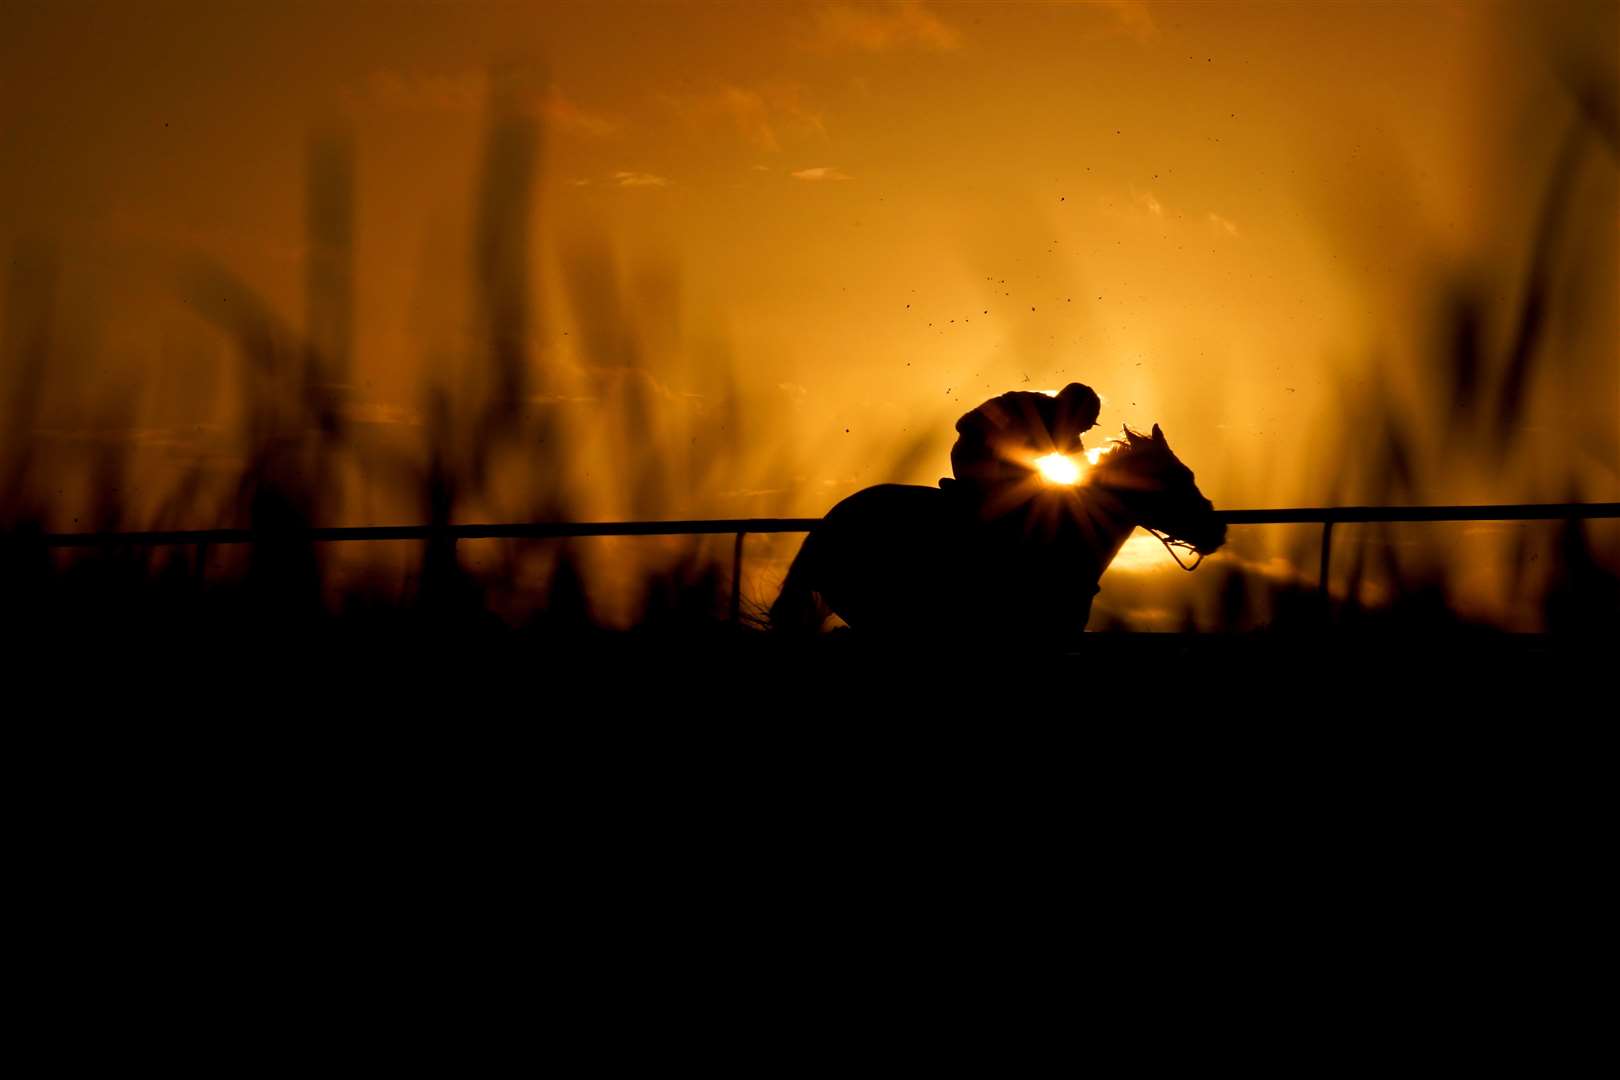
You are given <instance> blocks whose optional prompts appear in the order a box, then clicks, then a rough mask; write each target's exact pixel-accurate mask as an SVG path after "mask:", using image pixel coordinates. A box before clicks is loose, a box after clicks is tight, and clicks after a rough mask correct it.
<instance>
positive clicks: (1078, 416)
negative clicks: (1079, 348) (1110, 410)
mask: <svg viewBox="0 0 1620 1080" xmlns="http://www.w3.org/2000/svg"><path fill="white" fill-rule="evenodd" d="M1101 407H1102V403H1101V402H1100V401H1099V400H1098V398H1097V392H1096V391H1095V390H1093V389H1092V388H1091V387H1089V386H1086V385H1085V384H1083V383H1070V384H1069V385H1068V386H1065V387H1064V388H1063V389H1062V390H1060V391H1059V392H1058V393H1057V395H1056V396H1055V397H1054V396H1052V395H1050V394H1040V393H1031V392H1029V391H1025V390H1015V391H1013V392H1011V393H1007V394H1002V395H1001V396H1000V397H997V398H991V399H990V400H989V401H987V402H985V403H984V404H983V405H980V406H979V407H978V408H976V409H974V410H973V411H972V412H970V413H968V414H967V415H966V416H964V417H962V418H961V419H960V420H958V421H957V422H956V432H957V439H956V445H955V446H952V447H951V472H953V473H954V474H955V475H956V481H955V482H954V483H953V482H951V481H948V480H942V481H940V486H941V487H943V488H945V489H946V490H947V491H949V490H951V489H953V488H955V489H958V493H959V494H963V495H966V496H967V497H969V498H971V499H972V500H973V501H974V502H975V503H978V504H981V505H983V504H985V502H986V500H987V497H988V496H990V495H992V494H994V493H996V492H997V491H998V490H1005V489H1008V488H1011V487H1013V486H1015V485H1017V484H1019V483H1021V482H1022V481H1024V480H1027V479H1028V478H1029V477H1030V475H1031V473H1032V472H1033V468H1034V466H1033V464H1032V463H1033V462H1034V460H1035V459H1036V458H1038V457H1044V456H1045V455H1047V454H1078V453H1079V452H1080V451H1081V449H1082V447H1081V444H1080V433H1081V432H1083V431H1087V430H1089V429H1090V428H1091V427H1092V425H1094V424H1095V423H1096V422H1097V413H1098V411H1099V410H1100V409H1101Z"/></svg>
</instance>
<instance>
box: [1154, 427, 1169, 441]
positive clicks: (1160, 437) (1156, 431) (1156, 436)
mask: <svg viewBox="0 0 1620 1080" xmlns="http://www.w3.org/2000/svg"><path fill="white" fill-rule="evenodd" d="M1153 441H1154V442H1156V443H1163V442H1164V432H1162V431H1160V430H1159V425H1158V424H1154V425H1153ZM1166 445H1168V444H1166Z"/></svg>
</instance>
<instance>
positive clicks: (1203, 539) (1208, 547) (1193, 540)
mask: <svg viewBox="0 0 1620 1080" xmlns="http://www.w3.org/2000/svg"><path fill="white" fill-rule="evenodd" d="M1187 542H1188V543H1189V544H1191V545H1192V546H1193V550H1194V551H1196V552H1198V554H1200V555H1213V554H1215V553H1216V552H1217V551H1219V550H1220V549H1221V548H1222V547H1223V546H1225V544H1226V522H1224V521H1221V520H1220V519H1219V518H1217V519H1215V520H1214V521H1212V522H1211V523H1210V524H1209V526H1208V527H1207V528H1203V529H1199V530H1196V531H1195V532H1194V534H1193V535H1192V536H1189V537H1188V538H1187Z"/></svg>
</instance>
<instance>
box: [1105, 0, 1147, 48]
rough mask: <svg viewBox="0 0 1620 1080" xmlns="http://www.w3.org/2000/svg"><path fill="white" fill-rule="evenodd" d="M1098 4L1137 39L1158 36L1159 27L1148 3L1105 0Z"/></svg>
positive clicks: (1141, 39) (1142, 39)
mask: <svg viewBox="0 0 1620 1080" xmlns="http://www.w3.org/2000/svg"><path fill="white" fill-rule="evenodd" d="M1097 6H1098V7H1099V8H1101V9H1103V10H1106V11H1107V12H1108V13H1109V14H1110V15H1111V16H1112V17H1113V19H1114V20H1115V21H1116V22H1117V23H1118V25H1119V28H1120V29H1121V30H1123V31H1124V32H1125V33H1127V34H1129V35H1130V36H1131V37H1133V38H1135V39H1136V40H1137V41H1147V40H1149V39H1151V38H1154V37H1157V36H1158V33H1159V27H1158V25H1157V24H1156V23H1154V21H1153V14H1152V12H1150V11H1148V8H1147V4H1145V3H1143V2H1142V0H1103V2H1102V3H1101V4H1099V5H1097Z"/></svg>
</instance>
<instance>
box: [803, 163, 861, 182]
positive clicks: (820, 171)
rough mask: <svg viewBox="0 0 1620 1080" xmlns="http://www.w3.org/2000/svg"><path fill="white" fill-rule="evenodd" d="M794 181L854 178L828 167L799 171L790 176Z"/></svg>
mask: <svg viewBox="0 0 1620 1080" xmlns="http://www.w3.org/2000/svg"><path fill="white" fill-rule="evenodd" d="M792 176H793V179H795V180H852V179H854V177H852V176H850V175H849V174H847V173H844V172H841V171H839V170H838V169H834V168H832V167H831V166H828V165H821V166H818V167H816V168H814V169H799V170H798V171H797V172H794V173H793V174H792Z"/></svg>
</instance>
